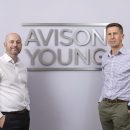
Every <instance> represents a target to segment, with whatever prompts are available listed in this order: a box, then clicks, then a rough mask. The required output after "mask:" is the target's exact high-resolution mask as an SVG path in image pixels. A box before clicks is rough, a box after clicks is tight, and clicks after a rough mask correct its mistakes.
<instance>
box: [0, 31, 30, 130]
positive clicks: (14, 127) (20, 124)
mask: <svg viewBox="0 0 130 130" xmlns="http://www.w3.org/2000/svg"><path fill="white" fill-rule="evenodd" d="M4 47H5V53H4V55H3V56H1V57H0V130H29V123H30V116H29V110H30V106H29V104H30V99H29V94H28V88H27V69H26V67H25V66H24V65H23V64H22V63H21V61H20V59H19V58H18V54H19V53H20V52H21V49H22V40H21V37H20V36H19V35H18V34H17V33H10V34H8V35H7V36H6V38H5V42H4Z"/></svg>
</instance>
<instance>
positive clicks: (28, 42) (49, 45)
mask: <svg viewBox="0 0 130 130" xmlns="http://www.w3.org/2000/svg"><path fill="white" fill-rule="evenodd" d="M105 26H106V24H105V23H100V24H99V23H98V24H80V23H23V24H22V28H23V29H24V31H25V32H26V36H25V41H24V52H25V54H26V55H27V58H28V69H29V70H30V71H47V70H48V71H49V70H51V71H53V70H54V71H55V70H57V71H58V70H63V71H65V70H67V71H72V70H74V71H76V70H79V71H81V70H83V71H85V70H94V71H96V70H101V58H102V55H103V54H104V52H105V48H106V39H105V36H106V31H105Z"/></svg>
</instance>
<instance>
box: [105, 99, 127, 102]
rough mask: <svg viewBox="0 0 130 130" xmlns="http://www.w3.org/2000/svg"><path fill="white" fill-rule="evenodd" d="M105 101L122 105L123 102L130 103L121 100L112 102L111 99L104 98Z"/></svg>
mask: <svg viewBox="0 0 130 130" xmlns="http://www.w3.org/2000/svg"><path fill="white" fill-rule="evenodd" d="M103 101H104V102H108V103H122V102H128V101H125V100H121V99H114V100H111V99H108V98H103Z"/></svg>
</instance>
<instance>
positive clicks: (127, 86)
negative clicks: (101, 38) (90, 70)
mask: <svg viewBox="0 0 130 130" xmlns="http://www.w3.org/2000/svg"><path fill="white" fill-rule="evenodd" d="M106 39H107V43H108V45H109V46H110V51H108V52H106V53H105V54H104V55H103V58H102V70H103V73H104V85H103V89H102V94H101V97H100V100H99V115H100V121H101V124H102V127H103V130H130V51H129V50H128V49H126V48H125V47H124V46H123V43H122V41H123V39H124V34H123V27H122V25H120V24H119V23H110V24H108V25H107V26H106Z"/></svg>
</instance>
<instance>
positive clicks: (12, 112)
mask: <svg viewBox="0 0 130 130" xmlns="http://www.w3.org/2000/svg"><path fill="white" fill-rule="evenodd" d="M25 112H28V110H27V109H23V110H21V111H11V112H2V113H3V114H24V113H25Z"/></svg>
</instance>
